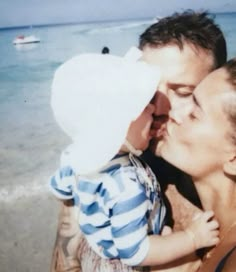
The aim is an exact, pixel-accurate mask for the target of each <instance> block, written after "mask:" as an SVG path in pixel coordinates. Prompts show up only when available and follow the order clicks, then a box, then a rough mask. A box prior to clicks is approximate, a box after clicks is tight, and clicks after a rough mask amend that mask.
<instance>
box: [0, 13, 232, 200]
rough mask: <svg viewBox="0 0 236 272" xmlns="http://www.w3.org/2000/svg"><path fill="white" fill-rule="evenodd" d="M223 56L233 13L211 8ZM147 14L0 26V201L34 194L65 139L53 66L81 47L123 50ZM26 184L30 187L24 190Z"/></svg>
mask: <svg viewBox="0 0 236 272" xmlns="http://www.w3.org/2000/svg"><path fill="white" fill-rule="evenodd" d="M216 21H217V22H218V24H219V25H220V27H221V28H222V30H223V31H224V33H225V36H226V40H227V43H228V52H229V57H232V56H236V46H235V45H236V13H227V14H217V15H216ZM151 23H153V20H152V19H150V20H142V21H141V20H136V21H122V22H106V23H90V24H74V25H61V26H47V27H45V26H44V27H29V28H16V29H5V30H0V52H1V60H0V124H1V126H0V136H1V144H0V176H1V179H0V188H1V189H0V202H1V201H3V202H14V201H15V200H17V199H18V198H19V197H22V196H30V195H34V194H39V193H40V192H42V191H44V190H45V184H46V182H47V179H48V177H49V175H50V174H52V171H54V169H55V168H56V167H57V165H58V162H59V154H60V151H61V150H62V149H63V148H64V147H65V146H66V144H67V143H68V142H69V140H68V139H67V138H66V137H65V136H64V134H63V133H62V132H61V131H60V129H59V128H58V127H57V125H56V124H55V121H54V119H53V116H52V112H51V109H50V105H49V103H50V86H51V80H52V77H53V73H54V71H55V69H56V68H57V67H58V66H59V65H60V64H61V63H62V62H64V61H65V60H67V59H68V58H70V57H72V56H74V55H76V54H79V53H82V52H101V49H102V48H103V46H108V47H109V48H110V52H111V53H113V54H117V55H123V54H124V53H125V52H126V50H127V49H128V48H129V47H130V46H132V45H137V44H138V38H139V34H141V33H142V32H143V30H144V29H145V28H146V27H147V26H148V25H149V24H151ZM21 34H24V35H30V34H33V35H36V36H38V37H40V39H41V42H40V43H38V44H31V45H24V46H21V47H16V46H14V45H13V44H12V41H13V39H14V38H15V37H16V36H18V35H21ZM29 188H30V190H29Z"/></svg>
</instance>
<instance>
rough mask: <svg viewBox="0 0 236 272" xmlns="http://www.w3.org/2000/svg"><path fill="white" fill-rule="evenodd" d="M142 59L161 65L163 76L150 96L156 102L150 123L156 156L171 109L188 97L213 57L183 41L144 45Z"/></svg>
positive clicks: (208, 70)
mask: <svg viewBox="0 0 236 272" xmlns="http://www.w3.org/2000/svg"><path fill="white" fill-rule="evenodd" d="M142 59H143V60H144V61H146V62H147V63H149V64H154V65H158V66H159V67H160V68H161V72H162V79H161V82H160V84H159V87H158V90H157V93H156V95H155V97H154V99H153V101H152V102H153V104H154V105H155V113H154V122H153V126H152V136H153V138H154V140H153V143H152V146H151V148H152V150H153V152H154V153H155V154H156V155H159V154H160V153H159V148H158V142H159V141H160V140H161V138H162V133H163V131H164V128H165V123H166V121H167V120H168V114H169V111H170V109H171V108H172V109H173V108H178V107H182V106H183V105H184V104H185V103H188V102H189V101H190V99H191V95H192V92H193V90H194V88H195V87H196V86H197V84H198V83H199V82H200V81H201V80H202V79H203V78H204V77H205V76H206V75H207V74H208V73H209V72H210V71H211V70H212V68H213V57H212V55H210V54H209V53H208V52H207V51H206V50H203V49H197V48H195V47H193V46H192V45H189V44H185V45H184V47H183V49H182V50H181V49H179V47H178V46H177V45H168V46H164V47H159V48H153V47H149V46H146V47H144V48H143V57H142Z"/></svg>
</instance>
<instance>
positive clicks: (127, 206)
mask: <svg viewBox="0 0 236 272" xmlns="http://www.w3.org/2000/svg"><path fill="white" fill-rule="evenodd" d="M50 187H51V189H52V191H53V193H54V194H55V195H56V196H57V197H58V198H60V199H74V201H75V205H79V206H80V209H79V210H80V212H79V225H80V228H81V230H82V232H83V233H84V234H85V236H86V238H87V240H88V242H89V244H90V246H91V247H92V248H93V250H94V251H95V252H96V253H97V254H99V255H100V256H101V257H103V258H119V259H121V261H123V262H124V263H126V264H128V265H138V264H139V263H141V262H142V261H143V259H144V258H145V257H146V255H147V252H148V250H149V242H148V241H149V240H148V234H159V233H160V231H161V228H162V226H163V220H164V217H165V206H164V204H163V201H162V198H161V192H160V186H159V183H158V182H157V180H156V178H155V176H154V174H153V172H152V171H151V169H150V168H149V167H148V166H147V164H145V163H144V162H142V161H141V160H140V159H139V158H137V157H135V156H134V155H132V154H128V155H127V154H126V155H122V156H116V157H115V158H114V159H113V160H111V161H110V163H109V164H108V165H107V166H106V167H104V168H103V169H101V170H100V171H99V172H98V173H96V174H91V175H89V176H86V177H85V176H80V175H77V174H76V173H75V172H74V171H73V169H71V168H70V167H64V168H62V169H60V170H59V171H58V172H57V173H56V174H55V176H53V177H52V178H51V181H50Z"/></svg>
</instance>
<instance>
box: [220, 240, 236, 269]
mask: <svg viewBox="0 0 236 272" xmlns="http://www.w3.org/2000/svg"><path fill="white" fill-rule="evenodd" d="M235 270H236V245H235V246H234V247H233V248H232V249H230V250H229V251H228V252H227V253H226V254H225V256H224V257H223V258H222V259H221V260H220V262H219V263H218V265H217V268H216V270H215V272H233V271H235Z"/></svg>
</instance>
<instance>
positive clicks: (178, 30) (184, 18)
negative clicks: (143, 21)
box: [139, 10, 227, 68]
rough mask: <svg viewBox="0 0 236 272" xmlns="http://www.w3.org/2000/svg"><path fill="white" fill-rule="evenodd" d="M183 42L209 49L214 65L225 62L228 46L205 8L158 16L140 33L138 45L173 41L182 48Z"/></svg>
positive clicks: (153, 45) (216, 66)
mask: <svg viewBox="0 0 236 272" xmlns="http://www.w3.org/2000/svg"><path fill="white" fill-rule="evenodd" d="M185 43H189V44H192V45H193V46H195V47H196V48H199V47H201V48H203V49H205V50H207V51H209V52H211V54H212V55H213V58H214V67H213V68H218V67H220V66H222V65H223V64H224V63H225V62H226V59H227V49H226V41H225V38H224V35H223V33H222V31H221V30H220V28H219V27H218V25H217V24H216V23H215V22H214V18H213V16H210V15H209V14H208V13H207V12H205V11H204V12H195V11H191V10H188V11H184V12H183V13H174V14H173V15H172V16H169V17H165V18H162V19H160V20H159V21H158V22H157V23H155V24H153V25H151V26H150V27H148V28H147V29H146V30H145V31H144V32H143V34H141V36H140V39H139V48H140V49H143V48H144V47H145V46H150V47H154V48H156V47H162V46H165V45H168V44H175V45H177V46H178V47H179V48H180V49H183V46H184V44H185Z"/></svg>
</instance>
